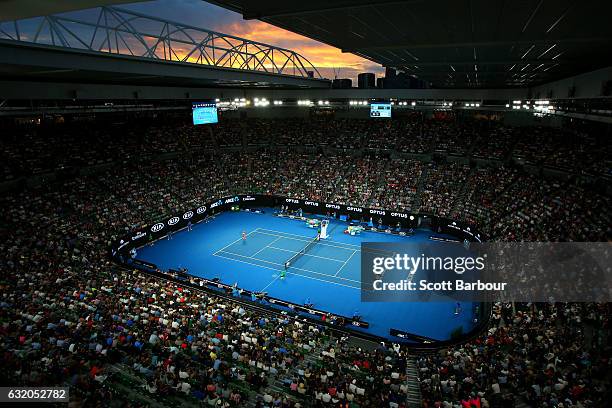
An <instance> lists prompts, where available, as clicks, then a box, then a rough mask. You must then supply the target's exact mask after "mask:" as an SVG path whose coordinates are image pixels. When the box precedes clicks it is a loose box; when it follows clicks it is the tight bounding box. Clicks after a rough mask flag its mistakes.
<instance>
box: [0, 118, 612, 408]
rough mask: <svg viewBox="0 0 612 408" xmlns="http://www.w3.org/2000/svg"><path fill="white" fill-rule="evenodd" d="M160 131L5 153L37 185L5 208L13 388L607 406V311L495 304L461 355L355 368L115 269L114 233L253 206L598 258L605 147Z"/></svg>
mask: <svg viewBox="0 0 612 408" xmlns="http://www.w3.org/2000/svg"><path fill="white" fill-rule="evenodd" d="M163 122H164V121H161V122H153V123H152V124H150V125H147V126H138V125H134V126H123V125H122V126H114V125H112V124H107V125H101V124H99V123H96V124H78V125H77V124H70V125H68V124H67V125H54V126H46V127H44V128H40V129H36V128H27V129H20V128H16V129H14V130H12V131H11V132H9V134H8V135H6V136H3V137H2V139H1V140H0V142H1V143H2V152H3V174H4V179H5V180H7V181H10V182H18V183H20V184H19V185H18V186H17V187H25V188H16V189H15V188H14V187H15V186H13V189H12V190H11V191H8V192H7V193H5V194H3V196H2V198H1V199H0V200H1V202H2V208H3V223H2V228H1V229H0V231H1V236H2V239H1V241H0V252H1V253H2V254H3V256H2V257H0V269H1V270H2V279H1V280H0V285H1V286H2V290H1V299H0V317H1V321H2V325H1V326H0V331H1V334H2V335H1V340H0V341H1V343H2V347H1V348H2V357H1V360H0V364H1V365H2V366H3V367H4V369H3V370H2V371H3V375H4V376H5V377H6V378H3V382H5V383H6V382H11V383H14V384H17V385H50V384H58V385H71V386H72V387H73V389H74V390H75V391H74V394H76V396H77V399H78V401H79V402H80V403H81V404H83V405H85V406H94V405H99V406H105V405H106V404H107V403H108V401H112V400H113V396H117V395H121V396H123V398H125V399H129V400H130V401H132V402H133V404H134V405H150V406H155V404H156V403H162V404H165V405H170V406H178V405H188V406H189V405H193V406H201V405H200V404H204V405H210V406H217V405H218V406H235V407H242V406H260V407H268V406H269V407H272V406H274V407H307V406H321V407H335V406H361V407H405V406H407V400H408V397H409V394H410V392H409V388H408V385H407V384H408V383H409V382H410V381H418V382H419V384H420V393H421V395H422V399H423V402H422V404H423V406H426V407H437V406H441V407H456V406H461V405H460V404H461V402H462V401H468V400H470V399H474V398H476V399H479V400H480V401H481V406H482V407H506V406H507V407H512V406H515V405H514V404H515V403H530V404H532V405H533V406H548V407H561V406H563V407H565V408H567V407H602V406H605V400H604V396H605V393H606V392H607V391H608V390H609V389H610V381H609V380H610V379H609V373H610V359H609V357H610V348H609V343H608V342H609V339H608V336H609V333H608V330H609V324H610V322H609V305H607V304H514V305H510V304H497V305H495V307H494V313H493V318H492V321H491V324H490V327H489V329H488V331H487V332H485V333H482V334H481V335H479V336H478V337H476V338H475V339H473V340H471V341H470V342H468V343H466V344H462V345H457V346H454V347H450V348H446V349H444V350H440V351H438V352H431V353H423V354H421V353H419V354H410V353H409V352H408V351H407V350H406V349H405V348H403V347H402V348H397V349H396V348H394V347H393V346H391V345H385V346H381V347H379V348H377V349H375V350H365V349H363V350H362V349H360V348H359V346H358V345H355V344H353V343H352V342H351V340H350V339H347V338H344V337H339V336H337V335H334V334H333V333H330V332H329V330H327V329H326V328H325V327H323V326H319V325H316V324H310V323H301V322H297V321H294V320H290V319H285V318H282V317H275V316H267V315H262V314H260V313H257V312H256V311H253V310H250V309H248V308H245V307H243V306H242V305H241V304H238V303H235V302H232V301H228V300H226V299H224V298H220V297H217V296H214V295H209V294H205V293H203V292H199V291H195V290H193V289H189V288H187V287H185V286H182V285H180V284H178V283H175V282H169V281H163V280H158V279H155V278H153V277H151V276H149V275H146V274H144V273H143V272H138V271H130V270H124V269H121V268H120V267H119V266H118V265H115V264H113V263H112V262H111V261H110V260H109V258H108V256H107V250H108V246H109V243H110V242H111V240H112V239H114V238H115V237H117V236H118V235H119V234H123V233H125V232H126V231H129V230H132V229H135V228H137V227H139V226H143V225H146V224H148V223H151V222H154V221H156V220H158V219H159V218H160V217H162V216H164V215H167V214H170V213H174V212H176V211H178V210H181V209H188V208H192V207H194V206H195V205H196V204H197V203H199V202H203V201H206V200H208V199H211V198H213V197H219V196H224V195H229V194H235V193H248V192H261V193H269V194H280V195H287V196H294V197H300V198H310V199H320V200H326V201H332V202H338V203H351V204H354V205H360V206H373V207H379V208H398V209H405V210H409V211H420V212H425V213H435V214H439V215H443V216H449V217H452V218H455V219H459V220H467V221H470V222H474V223H476V224H478V225H479V226H480V228H481V229H482V231H484V232H485V234H486V235H487V236H488V237H489V239H491V240H512V241H544V240H546V241H568V240H573V241H605V240H609V239H610V229H609V228H610V225H611V222H610V213H609V208H610V199H609V198H608V196H607V195H606V194H603V193H602V192H601V191H598V190H597V185H596V184H594V183H593V182H591V181H589V180H588V179H587V178H585V177H580V176H581V175H582V176H584V175H585V174H591V175H592V176H594V177H605V176H606V172H607V174H609V171H610V170H609V169H608V168H606V167H605V166H604V167H602V166H601V165H598V166H596V167H594V166H593V163H591V162H586V161H585V160H583V159H582V158H581V156H580V154H581V153H580V152H581V151H586V150H588V151H600V152H601V154H602V155H604V154H605V149H606V148H605V147H602V146H599V145H598V142H597V141H596V140H595V139H593V138H590V137H588V136H585V135H581V134H578V133H571V134H569V133H567V132H566V131H560V130H554V129H548V128H511V127H504V126H501V125H496V126H495V128H494V129H493V131H492V132H491V129H490V128H489V127H486V126H483V125H482V124H478V123H473V124H472V123H453V122H440V123H438V122H435V121H430V120H425V119H423V118H420V117H415V118H411V119H409V120H405V121H402V120H398V121H393V122H390V124H389V125H388V126H389V129H388V130H389V134H390V136H389V137H387V133H381V132H380V128H379V127H378V126H376V127H375V126H371V125H370V124H369V123H371V122H369V123H368V122H365V121H346V120H336V121H329V120H313V121H288V120H285V121H283V120H278V119H275V120H264V119H258V120H248V121H245V123H238V121H233V120H227V121H222V122H221V124H220V125H219V126H218V127H216V128H214V129H213V131H212V132H209V131H208V129H206V128H196V127H192V126H190V125H187V124H185V123H183V122H181V121H180V120H173V121H171V122H170V123H163ZM165 122H168V121H165ZM531 132H535V133H531ZM489 134H490V136H488V137H485V135H489ZM576 141H578V146H579V148H577V149H576V148H574V147H572V146H574V145H575V142H576ZM436 152H437V153H440V152H444V153H445V154H448V155H449V156H448V157H447V160H440V159H439V158H436V157H433V156H434V155H435V154H436ZM451 156H452V157H460V158H462V159H464V160H461V161H457V160H452V159H451ZM608 157H609V156H608ZM471 158H479V159H482V160H484V162H483V163H480V164H478V165H476V164H475V163H474V162H471V161H470V159H471ZM523 159H524V160H525V162H528V163H533V164H535V165H538V166H543V167H546V166H551V167H555V168H557V169H561V170H562V171H563V176H562V177H560V178H550V177H545V176H543V175H540V173H538V172H530V171H528V169H527V168H526V167H523V166H521V165H520V164H521V160H523ZM68 170H69V171H68ZM40 175H45V178H44V182H41V179H40V178H37V177H38V176H40ZM58 186H61V187H58ZM410 364H414V367H415V368H416V370H417V372H418V378H416V377H415V375H414V374H413V373H412V371H411V370H410V367H409V365H410ZM341 403H344V404H345V405H340V404H341ZM351 404H353V405H351ZM117 406H119V405H117Z"/></svg>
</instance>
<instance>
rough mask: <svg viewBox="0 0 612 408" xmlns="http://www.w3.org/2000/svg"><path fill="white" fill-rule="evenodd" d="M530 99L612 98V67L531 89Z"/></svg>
mask: <svg viewBox="0 0 612 408" xmlns="http://www.w3.org/2000/svg"><path fill="white" fill-rule="evenodd" d="M530 94H531V95H530V96H531V97H532V98H536V99H538V98H546V99H567V98H598V97H608V98H610V97H612V67H608V68H602V69H598V70H596V71H591V72H587V73H585V74H580V75H576V76H573V77H570V78H565V79H561V80H559V81H554V82H549V83H547V84H542V85H539V86H536V87H533V88H532V89H531V90H530Z"/></svg>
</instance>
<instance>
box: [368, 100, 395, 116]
mask: <svg viewBox="0 0 612 408" xmlns="http://www.w3.org/2000/svg"><path fill="white" fill-rule="evenodd" d="M370 117H371V118H390V117H391V104H390V103H372V104H371V105H370Z"/></svg>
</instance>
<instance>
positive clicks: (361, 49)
mask: <svg viewBox="0 0 612 408" xmlns="http://www.w3.org/2000/svg"><path fill="white" fill-rule="evenodd" d="M601 42H609V43H612V37H595V38H550V39H544V40H511V39H505V40H499V41H469V42H446V43H405V44H365V45H363V46H358V47H352V48H343V49H342V52H351V53H354V52H356V51H359V52H364V53H367V52H368V51H377V50H378V51H385V50H402V49H410V50H412V49H433V48H467V47H500V46H504V45H532V44H535V45H549V44H583V43H601Z"/></svg>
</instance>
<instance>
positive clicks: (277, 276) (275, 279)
mask: <svg viewBox="0 0 612 408" xmlns="http://www.w3.org/2000/svg"><path fill="white" fill-rule="evenodd" d="M280 276H281V275H280V273H279V274H278V275H276V278H274V279H272V281H271V282H270V283H268V284H267V285H266V286H265V287H264V288H263V289H262V290H260V292H264V291H265V290H266V289H268V288H269V287H270V286H271V285H272V284H273V283H274V282H276V281H277V280H278V278H280Z"/></svg>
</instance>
